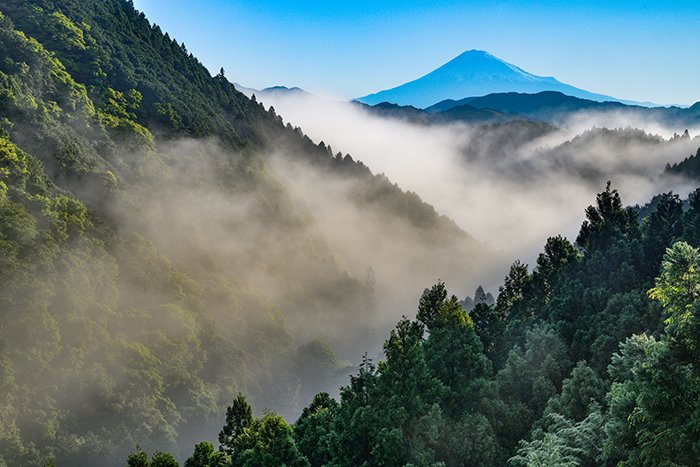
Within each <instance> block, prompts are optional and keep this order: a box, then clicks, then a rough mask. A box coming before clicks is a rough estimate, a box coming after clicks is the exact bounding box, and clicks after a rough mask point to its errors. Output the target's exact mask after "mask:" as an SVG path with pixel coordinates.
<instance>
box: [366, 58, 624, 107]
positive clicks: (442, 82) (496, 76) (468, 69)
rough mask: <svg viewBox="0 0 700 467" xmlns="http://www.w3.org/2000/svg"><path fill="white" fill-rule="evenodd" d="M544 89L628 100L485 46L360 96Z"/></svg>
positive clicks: (407, 98)
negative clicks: (540, 71)
mask: <svg viewBox="0 0 700 467" xmlns="http://www.w3.org/2000/svg"><path fill="white" fill-rule="evenodd" d="M541 91H559V92H561V93H563V94H567V95H569V96H574V97H579V98H583V99H589V100H593V101H598V102H604V101H619V102H625V101H620V100H619V99H616V98H614V97H610V96H605V95H602V94H595V93H592V92H589V91H585V90H583V89H579V88H576V87H574V86H571V85H568V84H565V83H562V82H560V81H557V80H556V79H554V78H552V77H544V76H537V75H533V74H532V73H528V72H527V71H525V70H523V69H522V68H519V67H517V66H515V65H511V64H510V63H507V62H505V61H503V60H501V59H499V58H497V57H494V56H493V55H491V54H490V53H488V52H484V51H483V50H469V51H467V52H464V53H463V54H461V55H459V56H458V57H456V58H454V59H452V60H451V61H449V62H447V63H446V64H444V65H442V66H441V67H439V68H437V69H436V70H434V71H432V72H430V73H428V74H427V75H425V76H423V77H421V78H418V79H416V80H414V81H411V82H408V83H406V84H402V85H401V86H397V87H395V88H392V89H387V90H384V91H380V92H377V93H376V94H370V95H368V96H364V97H360V98H358V99H356V100H357V101H359V102H363V103H365V104H369V105H375V104H379V103H381V102H391V103H394V104H399V105H412V106H414V107H419V108H425V107H428V106H430V105H433V104H436V103H438V102H440V101H443V100H445V99H455V100H457V99H463V98H465V97H473V96H485V95H487V94H492V93H502V92H520V93H538V92H541Z"/></svg>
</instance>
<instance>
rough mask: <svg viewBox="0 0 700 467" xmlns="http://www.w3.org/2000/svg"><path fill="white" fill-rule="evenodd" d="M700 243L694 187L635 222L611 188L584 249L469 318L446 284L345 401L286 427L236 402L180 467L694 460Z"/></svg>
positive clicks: (559, 256)
mask: <svg viewBox="0 0 700 467" xmlns="http://www.w3.org/2000/svg"><path fill="white" fill-rule="evenodd" d="M699 245H700V189H698V190H696V191H694V192H693V193H692V194H691V195H690V197H689V200H688V206H687V209H685V210H684V208H683V203H682V201H681V200H680V198H679V197H678V196H676V195H672V194H664V195H661V196H660V197H659V198H658V200H657V203H656V209H655V210H653V212H652V213H651V214H650V215H649V216H648V217H646V218H644V219H638V218H637V214H636V211H634V210H632V209H631V208H624V207H623V203H622V200H621V199H620V196H619V194H618V193H617V191H616V190H613V189H611V187H610V185H608V187H607V188H606V190H605V191H604V192H602V193H600V194H599V195H598V196H597V198H596V201H595V203H594V204H593V205H592V206H590V207H589V208H588V209H586V220H585V221H584V223H583V225H582V226H581V229H580V232H579V235H578V237H577V239H576V242H575V244H572V243H571V242H569V241H568V240H567V239H565V238H563V237H560V236H557V237H552V238H550V239H548V240H547V242H546V244H545V246H544V251H543V252H542V253H541V254H540V255H539V257H538V258H537V264H536V265H535V267H533V268H532V269H530V268H528V266H527V265H525V264H522V263H520V262H519V261H516V262H515V263H513V265H512V267H511V269H510V272H509V273H508V275H507V276H506V278H505V280H504V282H503V285H502V286H501V287H500V289H499V293H498V297H497V299H496V303H495V304H488V303H486V302H482V303H479V304H477V305H476V306H475V307H474V308H473V309H472V311H471V312H470V313H467V312H465V310H464V309H463V308H462V307H461V305H460V303H459V302H458V300H457V298H456V297H454V296H452V297H448V293H447V289H446V286H445V284H444V283H442V282H438V283H437V284H435V285H434V286H433V287H431V288H430V289H426V290H425V292H424V293H423V296H422V298H421V299H420V303H419V304H418V311H417V313H416V314H415V318H406V317H404V318H403V319H402V320H400V321H399V322H398V323H397V325H396V327H395V329H394V330H393V331H391V334H390V336H389V338H388V339H387V340H386V342H385V344H384V356H385V357H384V359H383V360H382V361H380V362H378V363H375V362H372V361H371V360H370V359H368V358H367V357H365V358H364V359H363V361H362V364H361V366H360V368H359V371H358V372H357V373H356V374H355V375H354V376H352V377H351V378H350V383H349V384H348V385H346V386H344V387H343V389H342V390H341V395H340V400H338V401H336V400H334V399H333V398H331V397H329V396H328V394H326V393H320V394H318V395H316V396H315V397H314V399H313V400H312V401H311V403H310V404H309V406H308V407H307V408H306V409H304V411H303V412H302V414H301V416H300V417H299V419H298V420H297V421H296V423H294V425H293V426H290V425H288V424H287V423H286V422H284V420H282V419H281V418H280V417H278V416H277V415H275V414H274V413H270V412H268V413H266V414H264V415H263V416H262V417H260V418H255V417H253V415H252V412H251V408H250V406H249V404H248V403H247V401H246V399H245V397H244V396H243V395H242V394H241V395H238V397H236V398H235V399H234V400H233V403H232V404H231V406H230V407H229V408H228V410H227V412H226V423H225V425H224V427H223V429H222V431H221V433H220V434H219V438H218V442H219V449H218V451H217V450H216V449H215V448H214V445H213V444H212V443H210V442H208V441H205V442H201V443H199V444H197V445H196V447H195V448H194V453H193V454H192V456H191V457H190V458H189V459H187V461H186V462H185V464H184V465H186V466H228V465H236V466H237V465H251V466H252V465H265V466H273V465H288V466H293V465H294V466H296V465H299V466H303V465H312V466H321V465H338V466H340V465H343V466H345V465H347V466H350V465H396V466H399V465H431V466H437V465H445V466H460V465H483V466H493V465H513V466H521V465H522V466H597V465H629V466H632V465H688V466H690V465H697V462H698V459H700V447H699V446H698V442H697V440H698V439H699V438H700V428H699V425H698V416H700V406H698V404H699V403H700V402H699V401H700V366H699V365H700V362H699V361H698V345H699V343H698V342H699V341H698V339H699V336H700V334H699V333H698V329H700V318H699V316H700V274H699V273H698V271H699V270H700V251H699V250H698V246H699ZM165 458H168V455H167V453H158V454H156V455H155V456H154V457H153V464H152V465H175V464H160V463H159V462H161V460H162V459H165ZM147 461H148V455H147V453H146V452H144V451H142V450H140V449H136V450H135V451H134V452H132V454H131V455H130V457H129V462H130V464H129V465H134V466H141V465H147Z"/></svg>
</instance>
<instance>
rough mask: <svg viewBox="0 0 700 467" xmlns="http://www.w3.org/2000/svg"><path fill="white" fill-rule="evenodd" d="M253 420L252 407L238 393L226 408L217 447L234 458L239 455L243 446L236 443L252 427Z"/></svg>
mask: <svg viewBox="0 0 700 467" xmlns="http://www.w3.org/2000/svg"><path fill="white" fill-rule="evenodd" d="M253 421H254V419H253V409H252V408H251V407H250V404H248V402H247V401H246V399H245V396H244V395H243V394H241V393H238V395H237V396H236V398H235V399H234V400H233V404H231V405H230V406H229V407H228V408H227V409H226V423H225V424H224V427H223V429H222V430H221V432H220V433H219V443H220V447H219V449H220V450H221V451H222V452H223V453H225V454H227V455H229V456H232V457H234V458H236V457H238V456H240V453H241V451H242V450H243V448H242V447H240V445H239V444H238V443H239V441H240V440H241V439H243V438H245V436H246V432H247V431H248V430H251V429H252V427H253Z"/></svg>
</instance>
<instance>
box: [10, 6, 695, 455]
mask: <svg viewBox="0 0 700 467" xmlns="http://www.w3.org/2000/svg"><path fill="white" fill-rule="evenodd" d="M404 110H405V109H404ZM462 110H464V109H462ZM487 113H488V114H489V117H488V118H489V119H491V118H492V117H493V113H491V112H487ZM470 115H471V114H470ZM470 118H471V117H470ZM489 119H487V121H490V122H493V121H494V120H489ZM495 121H500V120H499V119H495ZM480 128H481V129H480V130H479V131H482V130H483V131H484V133H485V134H486V133H488V134H489V135H491V136H493V138H492V139H490V140H489V143H488V144H485V145H483V147H482V148H481V149H480V151H483V152H484V153H487V152H488V153H491V154H493V155H494V159H495V160H496V161H498V160H499V159H503V158H505V157H507V155H508V153H509V152H508V150H507V147H508V145H509V144H510V145H522V144H526V143H527V142H528V141H530V140H531V139H532V138H535V137H540V136H546V135H548V134H549V133H550V132H552V131H553V130H554V129H553V127H551V126H549V125H545V124H541V123H536V122H523V121H516V122H509V123H506V124H494V123H490V124H489V125H486V126H483V127H480ZM514 133H517V138H512V136H513V134H514ZM509 135H510V136H509ZM602 138H610V139H625V138H627V139H631V140H634V141H639V140H644V141H645V144H648V145H655V144H659V145H660V144H662V142H661V141H660V140H658V138H655V137H653V136H649V135H647V133H645V132H639V131H637V130H632V129H627V130H615V131H612V130H606V129H595V130H591V132H589V133H585V134H582V135H581V136H580V137H577V138H574V139H572V140H571V141H570V142H568V143H567V144H566V145H563V146H562V147H563V149H562V148H559V152H557V153H556V154H554V155H553V156H552V157H551V158H550V161H551V164H552V165H562V166H566V167H569V168H570V170H572V171H575V170H576V168H575V167H574V166H567V163H568V162H567V161H569V160H570V158H567V157H566V154H567V153H566V151H567V150H569V151H570V153H571V154H573V153H574V152H575V150H577V148H581V147H588V146H592V145H593V144H592V142H595V141H598V140H600V139H602ZM685 139H686V140H689V138H685ZM686 142H689V141H686ZM475 144H476V143H475ZM504 148H506V149H504ZM696 157H697V156H696ZM693 164H694V162H693V158H692V157H691V158H689V159H688V161H686V162H684V163H683V164H679V166H673V167H669V169H668V170H669V171H671V172H673V171H683V173H684V174H685V175H688V176H691V177H696V175H697V174H694V173H693V172H692V167H693V166H694V165H693ZM681 166H682V167H681ZM523 167H524V168H527V166H526V165H523V166H521V168H523ZM677 167H680V168H677ZM599 169H600V168H599ZM599 172H604V170H602V169H601V170H599ZM502 175H503V178H508V177H510V176H512V175H511V174H508V173H503V174H502ZM303 185H313V187H311V188H308V189H306V190H305V191H300V187H302V186H303ZM312 188H313V189H312ZM585 216H586V221H585V222H584V224H583V225H582V227H581V229H580V233H579V235H578V237H577V239H576V241H575V242H574V243H571V242H570V241H569V240H567V239H566V238H564V237H562V236H555V237H552V238H550V239H549V240H547V242H546V244H545V247H544V250H543V252H542V253H541V254H540V255H539V257H538V258H537V261H536V265H535V266H534V267H533V268H530V267H528V265H526V264H523V263H521V262H519V261H516V262H515V263H513V265H512V266H511V268H510V270H509V272H508V275H507V276H506V278H505V280H504V281H503V283H502V285H501V287H500V288H499V291H498V293H497V294H495V295H496V296H493V295H491V294H489V293H487V292H485V291H484V289H483V288H482V287H478V288H477V289H476V291H475V293H474V297H473V298H472V297H467V299H465V300H463V301H462V302H460V301H459V300H458V299H457V298H456V297H455V296H449V295H448V292H447V288H446V285H445V283H448V284H451V282H450V280H454V281H461V282H460V287H462V286H463V284H464V283H467V282H466V280H465V279H464V278H465V277H466V276H468V275H469V276H471V275H473V274H474V273H475V271H477V270H479V271H481V270H482V268H483V271H487V269H488V264H489V261H496V260H495V258H497V257H496V255H495V253H494V252H493V251H491V250H490V249H489V248H488V247H486V246H485V245H482V244H480V243H479V242H477V241H476V240H475V239H474V238H472V237H471V236H470V235H469V234H467V233H466V232H464V231H463V230H462V229H460V227H458V225H457V224H456V223H455V222H453V221H452V220H450V219H449V218H447V217H445V216H442V215H440V214H439V213H438V212H437V211H436V210H435V209H434V208H433V207H432V206H431V205H429V204H427V203H425V202H424V201H423V200H422V199H421V198H420V197H419V196H418V194H416V193H414V192H410V191H404V190H402V189H401V188H400V187H399V186H398V185H396V184H395V183H393V182H392V181H390V179H389V178H388V177H387V176H385V175H383V174H381V175H375V174H373V173H372V172H371V171H370V169H369V168H368V167H367V166H366V165H364V164H363V163H362V162H359V161H356V160H354V159H353V158H352V157H351V156H350V155H349V154H343V153H341V152H337V153H336V152H334V151H333V149H332V148H331V147H330V146H328V145H327V144H325V143H323V142H319V143H315V142H313V141H312V140H311V139H310V138H309V137H307V136H306V135H305V134H304V133H303V131H302V130H301V129H300V128H298V127H293V126H292V125H291V124H289V123H286V124H285V122H284V120H283V118H282V117H281V116H279V115H277V113H276V111H275V109H274V108H273V107H267V108H266V107H265V106H263V105H262V104H261V103H259V102H257V101H256V100H255V99H254V98H251V99H249V98H247V97H246V96H244V95H243V94H241V93H240V92H238V91H237V90H236V89H235V87H234V86H233V84H231V83H230V82H229V81H228V78H227V77H226V74H225V73H224V72H223V70H222V72H220V73H219V74H217V75H215V76H212V75H211V74H210V73H209V71H208V70H207V69H206V68H205V67H204V66H203V65H202V64H201V63H200V62H199V61H198V60H197V59H196V58H195V57H194V56H193V55H192V54H191V53H189V52H188V51H187V48H186V46H185V45H184V44H181V43H178V42H177V41H176V40H174V39H172V38H171V37H170V36H169V35H168V34H167V33H164V32H163V31H161V29H160V28H159V27H158V26H156V25H154V24H151V23H150V22H149V21H148V20H147V19H146V18H145V16H144V15H143V13H141V12H139V11H137V10H136V9H135V8H134V6H133V4H132V2H131V1H126V0H104V1H100V2H90V1H87V0H65V1H61V2H55V1H51V0H23V1H19V0H0V466H5V465H6V466H14V465H52V464H53V465H72V466H79V465H121V464H123V463H124V462H126V463H127V464H128V465H132V466H141V465H152V466H172V465H177V464H178V461H177V459H179V460H181V461H184V465H187V466H190V467H194V466H215V465H217V466H221V465H248V466H258V465H265V466H280V465H288V466H291V465H300V466H301V465H314V466H316V465H446V466H447V465H506V464H511V465H601V464H611V465H612V464H617V463H621V464H622V465H644V464H648V465H692V464H694V463H696V461H697V459H698V458H699V456H700V453H699V452H698V446H697V442H696V440H697V439H698V437H699V433H698V428H697V427H698V423H697V420H696V419H697V417H698V414H699V413H700V412H699V411H698V407H697V401H698V400H700V399H699V398H698V391H699V390H700V385H699V384H698V371H697V365H698V364H699V362H698V361H697V355H698V354H697V352H698V349H697V346H696V341H697V338H698V335H697V334H698V331H697V327H698V326H697V325H696V321H697V319H696V317H697V313H698V290H699V289H700V286H699V285H698V284H699V283H700V279H698V274H697V269H698V267H699V266H700V265H699V264H698V262H699V261H700V259H699V258H700V254H699V253H698V250H697V248H698V247H699V246H700V192H698V191H695V192H693V193H691V195H690V196H689V197H688V199H686V200H681V198H680V197H679V196H677V195H674V194H671V193H666V194H661V195H659V196H658V197H657V198H655V199H654V202H653V203H652V204H650V205H649V206H647V207H645V208H643V209H637V210H635V209H631V208H625V207H624V204H623V202H622V200H621V198H620V196H619V194H618V193H617V191H616V190H614V189H613V188H612V187H611V185H610V184H609V185H608V186H607V188H606V189H605V191H603V192H601V193H600V194H599V195H598V197H597V198H596V200H595V203H594V204H593V205H592V206H591V207H589V208H588V209H587V210H586V211H585ZM348 226H351V227H352V228H349V227H348ZM439 271H440V272H439ZM484 273H486V272H484ZM436 277H442V278H443V279H446V282H438V283H436V284H435V285H434V286H432V287H430V288H429V289H426V290H425V292H424V293H423V294H422V296H421V298H420V301H419V304H418V309H417V313H416V314H415V318H409V317H404V318H402V319H401V320H400V321H399V322H398V323H397V324H396V325H395V327H394V328H393V329H392V330H391V331H389V337H388V339H387V340H386V342H385V344H384V346H383V350H382V351H381V356H380V358H378V359H377V358H376V357H375V354H374V352H372V349H373V348H374V347H376V345H377V342H379V341H380V337H381V336H383V335H384V330H385V328H384V325H385V324H386V320H388V319H391V320H394V315H392V313H393V310H391V312H388V311H386V310H385V309H384V308H385V307H388V304H401V305H402V306H404V305H405V304H406V303H409V302H411V301H412V297H413V295H412V293H415V295H416V296H419V295H420V294H419V293H418V292H419V291H420V290H421V289H422V288H423V287H425V285H427V284H428V282H427V281H428V280H430V281H434V280H435V279H436ZM398 278H404V279H405V281H404V282H398V280H397V279H398ZM428 278H429V279H428ZM478 283H479V282H474V283H473V284H472V283H468V284H469V286H470V287H471V290H473V289H474V287H476V285H477V284H478ZM418 284H420V288H416V290H415V291H413V292H410V291H409V289H410V288H412V287H418ZM397 297H398V298H397ZM401 310H402V312H404V313H407V315H408V316H411V317H412V316H414V312H413V311H412V310H411V309H410V308H408V307H406V306H404V308H402V309H401ZM393 324H394V323H392V325H393ZM367 349H369V350H370V353H369V354H365V357H364V358H362V359H361V360H360V358H359V357H360V355H362V353H363V352H365V351H367ZM348 377H349V379H348ZM263 409H274V411H273V410H265V411H263ZM294 420H296V421H295V422H294V423H291V422H292V421H294ZM217 434H218V437H217ZM206 439H208V440H209V441H203V440H206Z"/></svg>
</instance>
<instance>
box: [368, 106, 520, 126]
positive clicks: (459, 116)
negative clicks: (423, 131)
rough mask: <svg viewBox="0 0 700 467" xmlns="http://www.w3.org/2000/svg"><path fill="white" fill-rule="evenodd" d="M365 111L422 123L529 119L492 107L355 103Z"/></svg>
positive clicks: (496, 121) (499, 121) (472, 122)
mask: <svg viewBox="0 0 700 467" xmlns="http://www.w3.org/2000/svg"><path fill="white" fill-rule="evenodd" d="M355 104H356V105H358V106H360V108H362V109H364V110H366V111H367V112H369V113H371V114H373V115H378V116H381V117H386V118H396V119H400V120H405V121H408V122H411V123H418V124H422V125H443V124H449V123H455V122H463V123H470V124H489V123H501V122H511V121H514V120H530V119H529V118H527V117H524V116H523V115H520V114H517V113H513V112H499V111H497V110H492V109H478V108H476V107H472V106H470V105H466V104H465V105H459V106H455V107H451V108H449V109H446V110H445V111H442V112H428V111H426V110H422V109H418V108H416V107H413V106H411V105H396V104H390V103H388V102H382V103H380V104H376V105H367V104H362V103H359V102H356V103H355Z"/></svg>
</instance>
